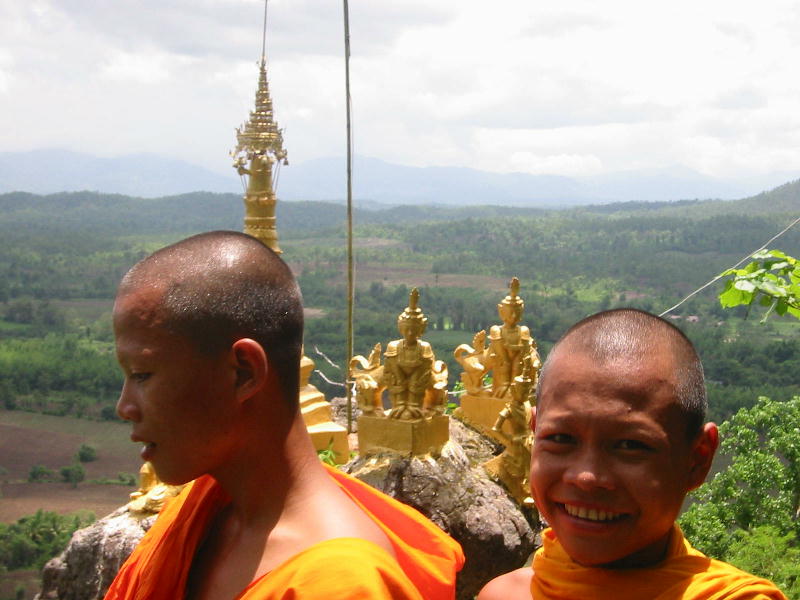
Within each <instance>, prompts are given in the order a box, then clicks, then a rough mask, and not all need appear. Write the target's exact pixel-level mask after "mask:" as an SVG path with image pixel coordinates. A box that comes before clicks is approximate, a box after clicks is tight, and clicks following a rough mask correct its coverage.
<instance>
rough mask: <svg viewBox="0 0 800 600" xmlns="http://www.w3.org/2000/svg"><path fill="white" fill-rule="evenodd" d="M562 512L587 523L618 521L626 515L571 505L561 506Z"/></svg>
mask: <svg viewBox="0 0 800 600" xmlns="http://www.w3.org/2000/svg"><path fill="white" fill-rule="evenodd" d="M561 506H563V507H564V511H565V512H566V513H567V514H568V515H569V516H571V517H577V518H579V519H586V520H587V521H604V522H608V521H618V520H619V519H622V518H624V517H626V516H627V514H626V513H619V512H613V511H610V510H603V509H596V508H585V507H583V506H574V505H572V504H562V505H561Z"/></svg>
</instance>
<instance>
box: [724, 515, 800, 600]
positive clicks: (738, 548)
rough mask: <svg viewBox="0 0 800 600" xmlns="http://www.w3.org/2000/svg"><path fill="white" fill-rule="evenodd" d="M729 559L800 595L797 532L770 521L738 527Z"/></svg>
mask: <svg viewBox="0 0 800 600" xmlns="http://www.w3.org/2000/svg"><path fill="white" fill-rule="evenodd" d="M727 560H728V562H730V563H731V564H733V565H734V566H736V567H739V568H740V569H742V570H744V571H747V572H749V573H758V574H759V575H760V576H762V577H765V578H767V579H769V580H770V581H772V582H773V583H775V585H777V586H778V587H779V588H780V589H781V590H782V591H783V592H784V593H785V594H786V595H787V596H788V597H789V598H800V548H798V545H797V538H796V536H795V534H794V532H791V531H790V532H789V533H786V534H783V535H782V534H781V532H780V531H779V530H778V529H777V528H775V527H772V526H771V525H760V526H758V527H754V528H752V529H750V530H747V531H745V530H741V529H739V530H737V531H736V532H735V535H734V540H733V542H732V544H731V551H730V553H729V554H728V557H727Z"/></svg>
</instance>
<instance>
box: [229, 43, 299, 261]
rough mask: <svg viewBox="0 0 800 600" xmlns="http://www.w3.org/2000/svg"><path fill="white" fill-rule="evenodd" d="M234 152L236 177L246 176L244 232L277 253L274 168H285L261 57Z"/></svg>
mask: <svg viewBox="0 0 800 600" xmlns="http://www.w3.org/2000/svg"><path fill="white" fill-rule="evenodd" d="M236 140H237V144H236V149H235V150H234V151H233V152H231V156H232V157H233V166H234V168H236V171H237V172H238V173H239V175H240V176H242V177H245V176H248V177H249V180H248V181H247V191H246V192H245V196H244V205H245V218H244V232H245V233H248V234H250V235H252V236H253V237H255V238H258V239H259V240H261V241H262V242H263V243H264V244H266V245H267V246H268V247H269V248H271V249H272V250H274V251H275V252H277V253H279V254H280V253H281V249H280V248H279V247H278V233H277V231H276V229H275V203H276V201H277V198H276V196H275V183H276V175H277V169H278V168H279V167H280V165H281V164H284V165H288V164H289V161H288V160H287V158H286V156H287V155H286V150H285V149H284V147H283V130H281V129H278V124H277V123H276V122H275V119H274V118H273V113H272V98H271V97H270V94H269V86H268V84H267V61H266V59H265V57H264V55H263V54H262V55H261V62H260V64H259V76H258V90H257V91H256V106H255V110H253V111H252V112H251V113H250V120H249V121H248V122H247V123H245V124H244V125H242V126H241V127H239V128H237V129H236Z"/></svg>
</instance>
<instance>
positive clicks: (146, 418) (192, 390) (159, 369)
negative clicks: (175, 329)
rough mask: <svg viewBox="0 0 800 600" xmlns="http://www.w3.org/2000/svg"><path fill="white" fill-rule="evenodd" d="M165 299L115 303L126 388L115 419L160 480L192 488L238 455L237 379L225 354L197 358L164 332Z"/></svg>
mask: <svg viewBox="0 0 800 600" xmlns="http://www.w3.org/2000/svg"><path fill="white" fill-rule="evenodd" d="M159 297H160V294H159V293H156V292H155V291H153V290H152V289H145V290H141V291H136V290H134V291H133V292H131V293H128V294H126V295H124V296H122V297H120V298H118V299H117V302H116V304H115V306H114V334H115V337H116V347H117V359H118V360H119V363H120V365H121V367H122V370H123V372H124V374H125V383H124V384H123V388H122V392H121V394H120V398H119V401H118V403H117V413H118V414H119V415H120V417H122V418H123V419H125V420H126V421H130V422H131V423H132V425H133V431H132V433H131V439H132V440H133V441H135V442H139V443H141V444H142V452H141V454H142V458H143V460H147V461H150V462H151V463H152V464H153V467H154V468H155V470H156V474H157V475H158V477H159V478H160V479H161V480H162V481H164V482H166V483H173V484H180V483H186V482H187V481H190V480H192V479H195V478H196V477H199V476H200V475H203V474H204V473H207V472H209V471H213V470H214V468H215V467H217V466H219V464H220V463H221V461H224V459H225V457H226V456H227V455H229V454H230V452H231V451H232V449H233V446H234V444H233V442H232V440H233V439H235V435H234V433H233V431H234V428H233V426H234V422H233V413H234V412H235V411H232V410H230V407H231V399H232V397H231V392H232V390H233V389H234V388H235V377H236V372H235V369H234V368H231V365H230V364H228V362H227V356H226V355H225V354H224V353H223V355H222V356H219V357H206V356H204V355H201V354H199V353H198V352H197V351H196V350H195V349H194V347H193V346H192V345H191V343H190V342H189V341H188V340H186V339H184V338H182V337H180V336H176V335H173V334H171V333H169V332H168V331H166V330H165V329H164V327H163V326H162V325H161V323H160V319H159V316H158V315H159V305H158V302H159Z"/></svg>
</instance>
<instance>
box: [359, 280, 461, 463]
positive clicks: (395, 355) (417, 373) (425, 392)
mask: <svg viewBox="0 0 800 600" xmlns="http://www.w3.org/2000/svg"><path fill="white" fill-rule="evenodd" d="M427 322H428V319H427V318H426V317H425V315H424V314H423V313H422V310H421V309H420V308H419V290H417V288H414V289H412V290H411V293H410V295H409V301H408V306H407V307H406V309H405V310H404V311H403V312H402V313H401V314H400V316H399V317H398V318H397V329H398V330H399V331H400V334H401V335H402V336H403V337H402V339H399V340H394V341H391V342H389V343H388V344H387V346H386V352H385V354H384V363H383V364H382V365H381V363H380V356H381V345H380V344H375V346H374V347H373V348H372V352H370V355H369V358H364V357H363V356H360V355H359V356H354V357H353V358H351V359H350V377H351V378H352V379H353V380H354V381H355V387H356V398H357V400H358V404H359V407H360V408H361V411H362V415H361V417H359V419H358V434H359V450H360V452H361V453H362V454H366V453H369V452H377V451H380V450H390V451H395V452H401V453H410V454H425V453H428V452H434V453H435V452H438V451H439V450H441V447H442V446H443V445H444V443H445V442H446V441H447V440H448V438H449V433H448V422H449V419H448V418H447V417H446V416H444V404H445V403H444V399H445V396H446V389H447V366H446V365H445V364H444V362H443V361H441V360H436V359H435V357H434V354H433V349H432V348H431V345H430V344H429V343H428V342H425V341H423V340H422V339H420V338H421V336H422V334H423V333H424V332H425V327H426V325H427ZM384 390H387V391H388V392H389V400H390V403H391V408H390V409H389V410H388V411H384V409H383V401H382V394H383V391H384ZM387 417H388V418H387ZM381 422H383V424H381ZM402 423H408V425H403V424H402Z"/></svg>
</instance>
